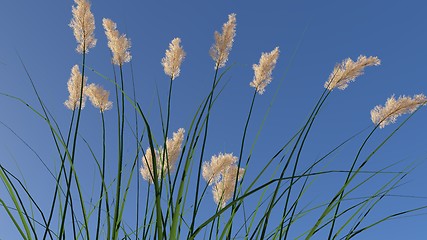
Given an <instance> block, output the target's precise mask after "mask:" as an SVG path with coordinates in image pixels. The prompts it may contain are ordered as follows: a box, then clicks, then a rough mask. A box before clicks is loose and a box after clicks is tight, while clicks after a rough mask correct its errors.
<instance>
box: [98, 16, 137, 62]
mask: <svg viewBox="0 0 427 240" xmlns="http://www.w3.org/2000/svg"><path fill="white" fill-rule="evenodd" d="M102 26H104V29H105V35H107V39H108V47H109V48H110V50H111V52H112V53H113V59H112V60H113V63H114V64H116V65H119V66H121V65H123V63H125V62H129V61H130V60H131V58H132V56H131V55H130V52H129V49H130V46H131V43H130V40H129V39H127V38H126V34H122V35H120V33H119V31H118V30H117V29H116V28H117V25H116V23H115V22H113V21H112V20H110V19H107V18H104V19H102Z"/></svg>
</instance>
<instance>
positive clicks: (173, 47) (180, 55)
mask: <svg viewBox="0 0 427 240" xmlns="http://www.w3.org/2000/svg"><path fill="white" fill-rule="evenodd" d="M180 44H181V39H180V38H174V39H173V40H172V42H171V43H170V44H169V49H168V50H166V54H165V57H164V58H162V65H163V68H164V70H165V73H166V75H168V76H170V77H171V78H172V80H174V79H175V78H176V77H178V76H179V73H180V71H181V69H180V68H181V63H182V61H183V60H184V58H185V52H184V49H183V48H182V46H181V45H180Z"/></svg>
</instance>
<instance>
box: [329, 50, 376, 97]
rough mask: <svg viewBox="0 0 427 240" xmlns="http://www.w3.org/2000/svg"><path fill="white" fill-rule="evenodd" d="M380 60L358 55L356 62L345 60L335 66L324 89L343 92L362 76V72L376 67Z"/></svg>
mask: <svg viewBox="0 0 427 240" xmlns="http://www.w3.org/2000/svg"><path fill="white" fill-rule="evenodd" d="M380 64H381V60H380V59H379V58H378V57H372V56H371V57H366V56H362V55H360V56H359V57H358V58H357V61H356V62H353V60H351V59H350V58H347V59H345V60H344V61H342V62H341V63H340V64H337V65H335V68H334V70H333V71H332V73H331V75H330V76H329V79H328V81H326V82H325V85H324V86H325V88H327V89H329V90H333V89H334V88H339V89H340V90H344V89H345V88H347V86H348V84H349V83H350V82H352V81H354V80H355V79H356V78H357V77H358V76H360V75H362V74H363V70H364V69H365V67H368V66H378V65H380Z"/></svg>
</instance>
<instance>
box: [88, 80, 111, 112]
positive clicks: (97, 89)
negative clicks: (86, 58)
mask: <svg viewBox="0 0 427 240" xmlns="http://www.w3.org/2000/svg"><path fill="white" fill-rule="evenodd" d="M86 95H87V96H88V97H89V99H90V101H91V102H92V105H93V106H94V107H96V108H99V110H100V111H101V112H104V111H107V110H110V109H111V108H112V107H113V103H112V102H111V101H108V97H109V96H110V92H108V91H107V90H105V89H104V88H103V87H101V86H99V85H96V84H94V83H91V84H89V86H87V87H86Z"/></svg>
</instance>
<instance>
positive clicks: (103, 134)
mask: <svg viewBox="0 0 427 240" xmlns="http://www.w3.org/2000/svg"><path fill="white" fill-rule="evenodd" d="M101 122H102V174H101V178H102V179H101V192H100V194H99V201H100V202H99V206H98V221H97V224H96V238H95V239H99V226H100V223H101V206H102V199H103V196H104V182H105V120H104V111H102V110H101ZM105 194H106V195H107V196H108V192H107V191H106V192H105ZM107 199H108V197H106V200H105V205H106V206H107V207H108V200H107ZM107 224H108V231H107V232H108V233H109V232H110V231H109V230H110V216H109V214H107ZM107 239H108V238H107Z"/></svg>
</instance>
